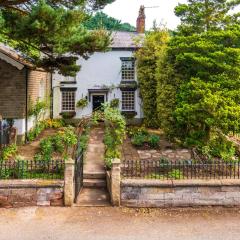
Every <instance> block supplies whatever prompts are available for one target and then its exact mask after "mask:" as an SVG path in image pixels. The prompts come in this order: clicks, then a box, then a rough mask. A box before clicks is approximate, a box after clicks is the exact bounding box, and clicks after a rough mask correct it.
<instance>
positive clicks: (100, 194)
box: [76, 124, 110, 206]
mask: <svg viewBox="0 0 240 240" xmlns="http://www.w3.org/2000/svg"><path fill="white" fill-rule="evenodd" d="M103 138H104V126H103V125H102V124H100V125H99V126H98V127H94V128H92V129H91V131H90V134H89V143H88V147H87V151H86V156H85V159H84V167H83V189H82V190H81V192H80V194H79V196H78V198H77V202H76V206H109V205H110V204H109V194H108V192H107V184H106V171H105V167H104V166H105V165H104V152H105V146H104V143H103Z"/></svg>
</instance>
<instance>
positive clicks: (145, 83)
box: [136, 28, 169, 127]
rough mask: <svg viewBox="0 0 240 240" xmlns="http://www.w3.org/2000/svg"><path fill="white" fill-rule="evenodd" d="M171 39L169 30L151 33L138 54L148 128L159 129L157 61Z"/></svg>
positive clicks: (139, 78) (141, 89)
mask: <svg viewBox="0 0 240 240" xmlns="http://www.w3.org/2000/svg"><path fill="white" fill-rule="evenodd" d="M168 39H169V34H168V31H167V29H157V28H156V29H155V30H154V31H153V32H150V33H149V34H148V35H147V36H146V38H145V40H144V43H143V46H142V48H141V49H139V50H138V51H137V53H136V58H137V74H138V82H139V87H140V93H141V97H142V101H143V112H144V123H145V124H146V126H148V127H158V126H159V121H158V116H157V111H156V109H157V101H156V97H157V79H156V68H157V59H158V58H159V56H161V55H162V54H163V52H164V51H165V48H166V44H167V42H168Z"/></svg>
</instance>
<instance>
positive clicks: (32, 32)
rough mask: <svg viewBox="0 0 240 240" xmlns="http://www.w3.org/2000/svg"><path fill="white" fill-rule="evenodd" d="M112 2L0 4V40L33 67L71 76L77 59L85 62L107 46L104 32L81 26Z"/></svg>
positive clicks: (107, 40)
mask: <svg viewBox="0 0 240 240" xmlns="http://www.w3.org/2000/svg"><path fill="white" fill-rule="evenodd" d="M110 2H113V0H89V1H84V0H76V1H65V0H62V1H60V0H59V1H55V0H54V1H53V0H49V1H46V2H45V1H44V0H40V1H24V0H23V1H20V0H16V1H8V0H6V1H0V27H1V28H0V29H1V30H0V40H1V41H5V42H7V43H8V44H9V45H11V46H13V47H14V48H16V49H18V50H20V51H21V52H23V53H25V54H26V55H27V56H28V57H29V60H30V61H32V62H33V63H34V64H36V66H38V67H43V68H45V69H46V70H49V71H54V70H58V71H59V72H60V73H61V74H63V75H71V76H74V75H75V74H76V72H78V71H79V69H80V66H78V65H77V64H76V60H77V55H80V56H82V57H83V58H85V59H87V58H88V57H89V56H90V54H92V53H93V52H95V51H105V50H106V49H107V47H108V45H109V43H110V38H109V34H108V33H107V32H105V31H103V30H96V31H91V32H89V31H87V30H86V29H85V28H84V26H83V24H84V22H85V21H87V20H88V19H89V11H90V10H91V9H96V8H101V7H103V6H104V5H106V4H107V3H110Z"/></svg>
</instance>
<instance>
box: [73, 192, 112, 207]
mask: <svg viewBox="0 0 240 240" xmlns="http://www.w3.org/2000/svg"><path fill="white" fill-rule="evenodd" d="M74 206H75V207H107V206H110V197H109V194H108V192H107V189H106V188H83V189H82V191H81V193H80V194H79V196H78V198H77V201H76V204H75V205H74Z"/></svg>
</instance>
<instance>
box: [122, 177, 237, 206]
mask: <svg viewBox="0 0 240 240" xmlns="http://www.w3.org/2000/svg"><path fill="white" fill-rule="evenodd" d="M121 205H122V206H127V207H196V206H228V207H229V206H240V180H239V179H236V180H235V179H226V180H174V181H171V180H170V181H161V180H130V179H125V180H122V181H121Z"/></svg>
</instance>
